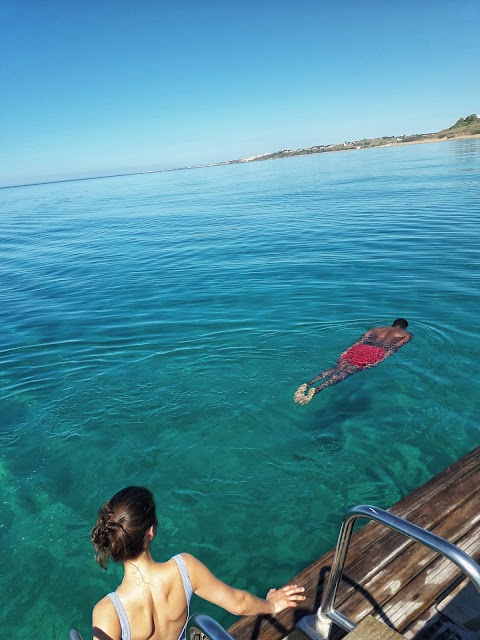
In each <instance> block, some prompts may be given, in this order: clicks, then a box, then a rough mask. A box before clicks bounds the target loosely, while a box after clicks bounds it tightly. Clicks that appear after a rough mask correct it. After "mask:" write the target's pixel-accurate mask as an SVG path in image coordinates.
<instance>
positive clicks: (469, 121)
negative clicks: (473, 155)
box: [436, 113, 480, 138]
mask: <svg viewBox="0 0 480 640" xmlns="http://www.w3.org/2000/svg"><path fill="white" fill-rule="evenodd" d="M478 134H480V116H478V115H477V114H475V113H472V114H470V115H469V116H467V117H466V118H460V120H457V121H456V123H455V124H454V125H452V126H451V127H450V128H448V129H443V130H442V131H439V132H438V133H437V134H436V135H437V136H438V137H439V138H455V137H456V136H458V135H461V136H475V135H478Z"/></svg>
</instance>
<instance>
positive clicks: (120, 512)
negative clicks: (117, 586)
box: [91, 487, 158, 569]
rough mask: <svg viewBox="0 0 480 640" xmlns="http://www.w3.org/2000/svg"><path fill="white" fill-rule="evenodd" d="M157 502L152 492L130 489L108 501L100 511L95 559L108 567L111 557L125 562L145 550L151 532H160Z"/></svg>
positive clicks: (93, 534) (95, 528)
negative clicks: (148, 534)
mask: <svg viewBox="0 0 480 640" xmlns="http://www.w3.org/2000/svg"><path fill="white" fill-rule="evenodd" d="M157 524H158V521H157V515H156V513H155V501H154V499H153V495H152V494H151V493H150V491H149V490H148V489H144V488H143V487H126V488H125V489H122V490H121V491H119V492H118V493H116V494H115V495H114V496H113V498H111V499H110V500H108V501H107V502H106V503H105V504H104V505H103V507H102V508H101V509H100V511H99V512H98V518H97V521H96V523H95V526H94V527H93V529H92V533H91V539H92V542H93V546H94V547H95V560H96V561H97V562H98V564H99V565H100V566H101V567H102V569H106V568H107V564H108V560H109V558H112V559H113V560H115V562H125V561H126V560H133V559H134V558H137V557H138V556H139V555H140V554H141V553H142V551H144V550H145V546H146V536H147V531H148V530H149V529H150V527H152V526H153V530H154V532H156V530H157Z"/></svg>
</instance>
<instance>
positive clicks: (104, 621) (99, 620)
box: [92, 596, 121, 638]
mask: <svg viewBox="0 0 480 640" xmlns="http://www.w3.org/2000/svg"><path fill="white" fill-rule="evenodd" d="M92 627H93V629H94V631H95V629H100V630H101V631H103V632H104V633H107V634H108V635H109V636H110V637H112V638H115V637H120V636H119V635H118V634H119V633H121V628H120V622H119V620H118V615H117V612H116V611H115V607H114V606H113V602H112V601H111V600H110V598H109V597H108V596H105V597H104V598H102V599H101V600H99V601H98V602H97V604H96V605H95V606H94V607H93V611H92ZM94 637H96V636H95V635H94Z"/></svg>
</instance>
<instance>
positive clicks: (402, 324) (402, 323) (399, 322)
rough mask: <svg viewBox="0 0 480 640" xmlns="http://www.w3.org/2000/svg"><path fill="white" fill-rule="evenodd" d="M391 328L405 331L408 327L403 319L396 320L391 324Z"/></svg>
mask: <svg viewBox="0 0 480 640" xmlns="http://www.w3.org/2000/svg"><path fill="white" fill-rule="evenodd" d="M392 327H400V329H406V328H407V327H408V322H407V321H406V320H405V318H397V319H396V320H395V322H394V323H393V324H392Z"/></svg>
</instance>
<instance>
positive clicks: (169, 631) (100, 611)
mask: <svg viewBox="0 0 480 640" xmlns="http://www.w3.org/2000/svg"><path fill="white" fill-rule="evenodd" d="M156 531H157V516H156V513H155V502H154V499H153V495H152V494H151V493H150V491H148V489H144V488H142V487H127V488H126V489H122V490H121V491H119V492H118V493H116V494H115V495H114V496H113V498H111V499H110V500H108V501H107V502H106V503H105V504H104V505H103V507H102V508H101V509H100V511H99V513H98V519H97V521H96V523H95V526H94V527H93V529H92V534H91V538H92V542H93V545H94V547H95V556H96V560H97V562H98V563H99V564H100V566H101V567H102V568H103V569H106V567H107V563H108V560H109V559H110V558H112V559H113V560H114V561H115V562H119V563H121V564H123V569H124V576H123V580H122V583H121V584H120V585H119V586H118V587H117V589H116V591H114V592H113V593H109V594H108V595H107V596H105V597H104V598H103V599H102V600H100V602H98V603H97V604H96V605H95V608H94V609H93V615H92V627H93V629H92V631H93V637H94V638H96V639H97V640H131V639H133V640H143V639H144V640H147V639H148V640H157V639H159V638H161V639H162V640H183V639H184V638H185V630H186V626H187V619H188V612H189V605H190V598H191V596H192V594H193V593H196V594H197V595H199V596H200V597H201V598H204V599H205V600H208V601H209V602H213V603H214V604H216V605H218V606H220V607H223V608H224V609H226V610H227V611H229V612H230V613H233V614H234V615H252V616H253V615H268V614H270V615H273V614H276V613H279V612H280V611H283V610H284V609H286V608H288V607H296V606H297V602H298V601H300V600H304V599H305V596H303V595H302V593H303V591H304V588H303V587H297V585H288V586H285V587H282V588H281V589H278V590H277V589H270V591H269V592H268V594H267V597H266V599H265V600H264V599H262V598H257V597H256V596H254V595H252V594H251V593H248V592H247V591H241V590H239V589H234V588H233V587H230V586H228V585H227V584H225V583H224V582H222V581H221V580H219V579H218V578H216V577H215V576H214V575H213V574H212V573H211V572H210V571H209V570H208V569H207V567H206V566H205V565H204V564H202V563H201V562H200V560H197V558H195V557H194V556H192V555H190V554H189V553H181V554H178V555H175V556H173V558H171V559H170V560H168V561H167V562H156V561H155V560H154V559H153V558H152V556H151V553H150V543H151V542H152V540H153V538H154V537H155V533H156Z"/></svg>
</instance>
